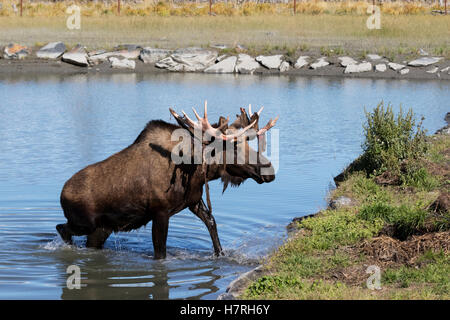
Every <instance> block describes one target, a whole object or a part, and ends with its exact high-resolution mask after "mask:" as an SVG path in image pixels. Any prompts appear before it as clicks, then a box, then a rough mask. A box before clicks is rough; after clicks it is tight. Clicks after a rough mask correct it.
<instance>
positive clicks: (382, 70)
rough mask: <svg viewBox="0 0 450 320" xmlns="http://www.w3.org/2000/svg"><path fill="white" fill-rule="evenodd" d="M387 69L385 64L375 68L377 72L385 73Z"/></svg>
mask: <svg viewBox="0 0 450 320" xmlns="http://www.w3.org/2000/svg"><path fill="white" fill-rule="evenodd" d="M386 69H387V67H386V65H385V64H384V63H379V64H377V65H376V66H375V71H377V72H385V71H386Z"/></svg>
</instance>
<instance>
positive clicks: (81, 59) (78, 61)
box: [62, 44, 89, 67]
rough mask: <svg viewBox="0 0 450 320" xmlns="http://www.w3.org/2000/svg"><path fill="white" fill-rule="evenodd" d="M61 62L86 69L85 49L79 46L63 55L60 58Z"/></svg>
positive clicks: (87, 63)
mask: <svg viewBox="0 0 450 320" xmlns="http://www.w3.org/2000/svg"><path fill="white" fill-rule="evenodd" d="M62 61H64V62H67V63H70V64H73V65H76V66H79V67H87V66H88V65H89V62H88V54H87V52H86V48H85V47H82V46H81V45H79V44H78V45H76V46H75V47H74V48H73V49H72V50H70V51H68V52H66V53H64V54H63V56H62Z"/></svg>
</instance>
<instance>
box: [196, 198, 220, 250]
mask: <svg viewBox="0 0 450 320" xmlns="http://www.w3.org/2000/svg"><path fill="white" fill-rule="evenodd" d="M189 210H191V211H192V212H193V213H194V214H195V215H196V216H197V217H199V218H200V220H202V221H203V223H204V224H205V225H206V228H208V231H209V235H210V236H211V240H212V243H213V247H214V254H215V255H216V256H221V255H223V251H222V246H221V245H220V240H219V235H218V234H217V225H216V220H215V219H214V217H213V215H212V214H211V212H210V211H209V210H208V208H207V207H206V205H205V203H204V202H203V199H200V201H199V202H197V203H196V204H195V205H193V206H191V207H189Z"/></svg>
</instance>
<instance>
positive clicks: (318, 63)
mask: <svg viewBox="0 0 450 320" xmlns="http://www.w3.org/2000/svg"><path fill="white" fill-rule="evenodd" d="M329 64H330V63H329V62H328V61H327V60H326V59H325V57H320V58H319V59H317V60H316V62H314V63H311V65H310V66H309V67H310V68H311V69H314V70H315V69H318V68H322V67H325V66H327V65H329Z"/></svg>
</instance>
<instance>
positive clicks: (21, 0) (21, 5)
mask: <svg viewBox="0 0 450 320" xmlns="http://www.w3.org/2000/svg"><path fill="white" fill-rule="evenodd" d="M22 2H23V0H20V16H22V8H23V3H22Z"/></svg>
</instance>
